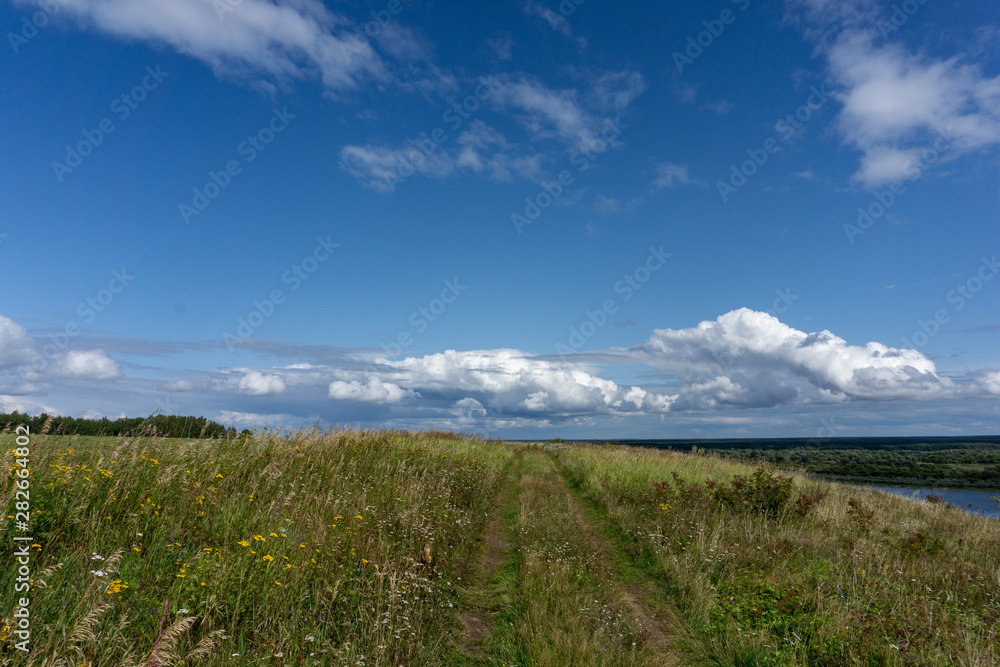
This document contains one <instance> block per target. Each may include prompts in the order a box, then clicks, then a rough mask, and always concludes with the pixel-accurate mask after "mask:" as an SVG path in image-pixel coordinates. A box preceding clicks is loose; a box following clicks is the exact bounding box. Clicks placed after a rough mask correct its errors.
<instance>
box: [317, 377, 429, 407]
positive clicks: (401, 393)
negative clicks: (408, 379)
mask: <svg viewBox="0 0 1000 667" xmlns="http://www.w3.org/2000/svg"><path fill="white" fill-rule="evenodd" d="M329 395H330V398H333V399H337V400H341V401H362V402H364V403H399V402H401V401H404V400H406V399H410V398H416V397H418V396H420V394H418V393H417V392H415V391H411V390H409V389H402V388H401V387H400V386H399V385H398V384H393V383H392V382H383V381H382V380H380V379H379V378H377V377H374V376H370V377H368V379H367V381H360V382H359V381H357V380H351V381H348V382H345V381H343V380H337V381H335V382H331V383H330V388H329Z"/></svg>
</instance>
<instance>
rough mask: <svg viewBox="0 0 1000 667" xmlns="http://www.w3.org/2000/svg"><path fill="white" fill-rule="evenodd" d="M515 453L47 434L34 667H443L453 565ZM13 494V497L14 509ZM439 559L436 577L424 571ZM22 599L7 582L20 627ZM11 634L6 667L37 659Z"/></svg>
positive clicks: (374, 436) (361, 437) (406, 437)
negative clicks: (46, 665)
mask: <svg viewBox="0 0 1000 667" xmlns="http://www.w3.org/2000/svg"><path fill="white" fill-rule="evenodd" d="M4 437H5V438H6V440H7V442H6V443H5V444H6V447H4V449H5V450H8V451H7V453H6V454H5V455H4V461H3V464H4V466H5V468H6V469H7V470H11V471H13V470H14V469H15V468H16V467H17V465H16V463H15V455H14V453H13V439H12V438H11V437H9V436H4ZM510 456H511V451H510V450H509V449H506V448H503V447H496V446H489V445H486V444H485V443H482V442H479V441H475V440H470V439H461V440H460V439H454V438H441V437H434V436H427V435H414V434H409V433H400V432H392V431H369V432H363V431H354V430H341V431H335V432H327V433H320V432H315V431H314V432H302V433H298V434H285V435H283V436H279V435H277V434H273V433H260V434H258V435H256V436H254V437H244V438H240V439H237V440H228V441H224V440H183V439H163V438H138V439H118V438H100V439H99V438H91V439H87V438H75V439H74V438H70V437H53V436H41V437H35V436H33V437H32V444H31V457H30V471H31V476H30V481H31V535H32V536H33V537H34V540H35V541H34V544H33V546H32V548H31V552H32V562H31V568H32V572H33V576H34V579H33V581H32V591H31V605H30V609H31V614H32V630H33V641H32V644H31V645H32V654H31V656H30V659H29V660H25V661H24V662H31V663H32V664H41V661H42V659H43V658H45V659H50V660H51V659H54V658H55V657H57V656H58V657H65V658H67V659H69V660H70V661H71V662H70V663H67V664H93V665H121V664H148V663H149V661H150V660H151V659H152V660H154V661H155V662H156V664H159V665H166V664H177V661H178V660H182V659H183V658H185V656H189V655H190V654H191V652H192V651H194V652H196V653H198V651H199V648H200V649H202V653H206V654H208V655H210V656H213V658H208V657H202V658H198V659H197V660H194V659H193V658H191V659H189V660H194V661H193V662H189V663H187V664H199V665H201V664H205V665H209V664H223V663H225V664H228V665H241V664H246V665H250V664H260V663H261V661H262V660H264V661H265V662H273V663H274V664H290V665H291V664H300V662H299V661H306V660H309V659H310V658H312V661H311V664H348V665H354V664H358V665H360V664H367V665H372V664H393V665H395V664H435V662H436V661H437V660H439V659H440V656H441V655H443V654H444V653H446V652H447V651H448V650H450V649H449V647H448V646H447V643H446V642H444V636H445V632H446V631H447V630H449V629H451V628H452V625H453V619H452V618H451V616H450V615H449V614H448V612H447V610H448V609H449V607H450V605H452V604H453V598H454V593H453V586H454V582H453V581H452V579H451V576H450V569H449V563H451V562H460V561H461V560H462V558H463V556H464V551H465V550H466V548H467V547H468V545H469V543H470V540H471V539H472V538H473V537H474V536H475V535H476V534H477V533H478V526H479V524H480V523H481V521H482V519H483V517H484V515H485V512H486V510H487V509H488V508H489V507H490V506H491V504H492V500H491V493H492V491H493V489H494V488H495V486H496V485H497V483H498V482H499V477H500V473H501V471H502V469H503V466H504V464H505V462H506V461H507V459H508V458H509V457H510ZM14 479H15V477H14V476H13V475H8V476H4V478H3V480H2V486H0V493H2V496H3V498H4V499H5V500H6V501H8V502H6V503H5V505H6V506H7V507H11V508H12V507H13V504H12V502H10V501H12V500H13V495H14V490H15V489H14V487H13V483H14ZM8 515H10V516H7V517H6V518H5V521H4V523H3V526H2V531H0V533H2V534H0V539H2V540H3V543H4V544H5V545H8V544H13V537H14V535H15V526H14V522H13V520H12V517H13V511H9V512H8ZM424 546H430V547H431V548H432V549H433V557H434V560H435V561H439V562H437V564H436V565H435V566H434V567H433V568H432V567H428V566H424V565H422V564H420V563H418V562H415V561H416V559H417V558H418V557H419V555H420V553H421V549H422V548H423V547H424ZM43 570H47V573H46V574H44V575H43ZM92 571H93V572H98V573H103V575H100V576H99V575H95V574H93V573H92ZM14 585H15V582H14V569H13V567H5V568H3V570H2V571H0V605H2V607H0V609H2V611H3V612H4V613H7V612H9V610H10V609H11V608H12V606H13V601H14V597H15V596H14V593H13V591H14ZM7 621H8V623H9V622H10V621H11V619H9V618H8V619H7ZM161 633H162V634H161ZM0 634H6V633H0ZM5 639H6V641H5V642H4V643H5V646H4V649H5V650H4V651H3V652H2V653H0V655H4V656H6V657H7V659H8V660H9V659H10V657H11V656H15V657H19V658H23V656H22V655H20V654H16V653H15V652H14V651H13V650H12V647H11V643H12V641H13V640H15V639H16V638H15V637H14V636H11V635H8V636H7V637H6V638H5ZM233 654H239V655H238V656H234V655H233ZM154 656H155V657H154ZM223 656H225V660H223ZM182 664H183V663H182Z"/></svg>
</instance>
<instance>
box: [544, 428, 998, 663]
mask: <svg viewBox="0 0 1000 667" xmlns="http://www.w3.org/2000/svg"><path fill="white" fill-rule="evenodd" d="M559 461H560V464H561V466H562V468H563V470H564V471H565V473H566V474H567V476H568V477H569V478H570V479H571V481H572V482H573V483H574V484H576V485H578V486H579V488H580V489H581V491H582V492H583V493H584V494H585V495H586V496H587V497H588V498H589V499H590V500H592V501H593V502H594V503H595V504H597V505H598V506H599V507H601V508H602V509H604V510H605V511H606V512H607V513H608V515H609V517H610V519H611V520H612V522H613V523H614V525H615V526H616V527H617V529H618V530H619V533H620V537H621V540H622V541H623V542H624V544H625V545H626V548H628V549H629V550H630V551H631V553H633V554H634V556H635V558H636V561H637V562H638V563H639V564H640V565H641V566H642V567H643V568H644V569H645V570H646V571H647V572H649V573H650V574H651V575H653V576H655V577H658V578H659V580H660V581H661V585H662V587H663V588H664V590H666V591H667V592H668V593H669V595H670V597H671V598H672V599H673V601H674V604H675V605H677V607H678V608H679V609H680V611H681V612H682V613H683V615H684V616H686V617H687V618H688V619H689V620H690V622H691V624H692V627H693V628H694V630H695V632H696V633H697V635H698V637H699V639H698V642H697V646H692V647H690V648H691V649H692V651H693V652H694V655H696V656H699V661H700V662H702V663H704V664H717V665H748V664H758V665H766V664H773V665H942V666H944V665H956V666H957V665H962V666H966V667H968V666H972V665H979V666H986V665H997V664H1000V641H998V637H997V634H998V632H1000V521H996V520H991V519H985V518H982V517H975V516H970V515H968V514H966V513H964V512H962V511H961V510H958V509H955V508H949V507H946V506H944V505H941V504H931V503H924V502H918V501H913V500H909V499H905V498H897V497H895V496H890V495H888V494H883V493H879V492H875V491H866V490H862V489H857V488H852V487H843V486H836V485H832V484H828V483H824V482H820V481H816V480H813V479H810V478H807V477H805V476H802V475H793V479H792V480H791V483H792V485H793V487H794V495H793V497H792V498H794V497H795V496H801V495H806V496H809V497H810V498H817V497H821V499H820V500H819V501H818V503H816V504H815V505H814V506H813V507H812V508H811V509H809V510H807V511H806V512H805V516H804V517H800V516H798V515H797V513H796V512H795V511H793V504H792V503H791V502H789V503H788V504H787V506H786V508H785V510H784V511H782V512H780V513H778V514H777V515H775V516H769V515H768V514H767V513H766V512H762V511H759V508H757V509H755V508H754V506H753V504H744V505H743V506H740V505H736V504H733V503H727V502H720V498H721V499H725V497H726V496H725V493H719V492H717V491H713V482H714V487H715V489H718V488H720V487H719V485H726V484H730V483H731V482H732V480H733V478H734V477H735V476H736V475H744V476H746V475H748V474H750V473H751V472H752V470H753V468H751V467H748V466H744V465H740V464H735V463H733V462H729V461H724V460H721V459H719V458H716V457H713V456H691V455H690V454H680V453H674V452H663V451H651V450H642V449H635V448H624V447H616V448H609V447H597V446H587V447H574V448H569V449H565V450H563V451H561V452H560V453H559ZM674 473H676V475H677V476H678V477H679V478H680V486H682V487H684V489H685V490H684V491H681V490H680V486H679V485H678V482H677V481H675V480H674V479H673V474H674ZM663 481H667V482H669V484H667V485H661V487H662V488H663V489H664V491H662V492H658V489H657V487H656V486H654V482H663ZM713 494H714V495H713ZM792 498H790V500H791V499H792ZM852 501H853V502H852Z"/></svg>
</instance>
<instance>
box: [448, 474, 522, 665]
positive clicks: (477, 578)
mask: <svg viewBox="0 0 1000 667" xmlns="http://www.w3.org/2000/svg"><path fill="white" fill-rule="evenodd" d="M515 495H516V490H515V489H514V481H513V480H511V479H510V478H508V479H507V480H506V481H505V483H504V488H503V489H502V490H501V492H500V494H498V502H497V505H496V507H495V508H494V509H493V518H492V519H491V520H490V522H489V523H488V524H487V525H486V527H485V528H484V529H483V532H482V538H481V542H482V544H481V545H480V547H479V550H478V553H477V555H476V557H475V560H474V563H473V565H472V568H471V572H469V583H468V584H467V585H466V586H464V587H463V589H462V590H463V593H464V594H465V596H466V597H467V599H468V602H469V605H468V608H467V609H465V610H463V611H461V612H459V614H458V620H459V621H461V623H462V633H461V634H460V635H459V637H458V645H459V647H460V648H461V649H462V651H463V652H464V653H466V654H473V653H477V652H481V650H482V648H483V647H484V645H485V643H486V642H487V640H489V639H490V638H491V636H492V634H493V616H494V615H495V614H496V611H497V604H496V601H495V599H494V598H495V596H494V595H493V594H492V593H491V591H490V582H491V581H492V580H493V577H494V575H495V574H496V572H497V570H498V569H499V568H500V566H501V565H502V564H503V563H504V561H506V560H507V557H508V554H509V550H510V543H509V542H508V541H507V537H506V535H507V526H506V525H505V523H504V520H503V510H504V507H505V505H509V504H510V503H511V502H512V499H513V497H514V496H515Z"/></svg>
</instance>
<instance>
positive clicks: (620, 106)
mask: <svg viewBox="0 0 1000 667" xmlns="http://www.w3.org/2000/svg"><path fill="white" fill-rule="evenodd" d="M645 90H646V81H645V80H644V79H643V78H642V75H641V74H639V73H638V72H630V71H628V70H623V71H621V72H607V73H605V74H602V75H600V76H598V77H597V78H596V79H595V80H594V81H593V83H592V86H591V90H590V98H591V102H592V105H593V106H594V108H596V109H599V110H601V111H604V112H611V111H613V112H616V113H620V112H622V111H624V110H625V109H627V108H628V106H629V105H630V104H631V103H632V101H633V100H634V99H635V98H637V97H638V96H639V95H641V94H642V93H643V91H645Z"/></svg>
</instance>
